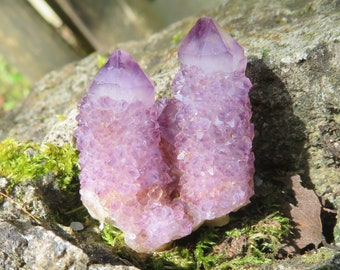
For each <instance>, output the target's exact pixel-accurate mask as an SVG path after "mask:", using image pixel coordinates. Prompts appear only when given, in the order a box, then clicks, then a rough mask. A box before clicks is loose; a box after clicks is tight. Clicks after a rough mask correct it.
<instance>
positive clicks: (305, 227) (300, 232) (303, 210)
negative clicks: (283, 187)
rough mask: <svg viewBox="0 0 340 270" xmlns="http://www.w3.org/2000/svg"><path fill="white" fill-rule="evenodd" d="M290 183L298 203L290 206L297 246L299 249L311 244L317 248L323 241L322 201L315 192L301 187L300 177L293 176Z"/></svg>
mask: <svg viewBox="0 0 340 270" xmlns="http://www.w3.org/2000/svg"><path fill="white" fill-rule="evenodd" d="M290 181H291V186H292V190H293V191H294V193H295V199H296V202H297V203H296V205H293V204H290V206H291V210H290V215H291V217H292V220H293V222H294V223H295V224H296V232H297V233H296V239H295V244H296V246H297V247H298V248H299V249H304V248H305V247H307V246H308V245H311V244H313V245H314V247H315V248H317V247H318V245H319V244H320V243H321V241H322V240H323V235H322V223H321V218H320V214H321V204H320V201H319V199H318V197H317V196H316V194H315V193H314V191H313V190H311V189H307V188H305V187H303V186H302V185H301V178H300V176H299V175H294V176H291V177H290Z"/></svg>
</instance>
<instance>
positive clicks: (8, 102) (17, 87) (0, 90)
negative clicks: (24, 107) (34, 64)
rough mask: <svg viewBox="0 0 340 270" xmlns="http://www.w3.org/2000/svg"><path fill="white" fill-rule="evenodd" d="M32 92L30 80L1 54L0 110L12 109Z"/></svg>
mask: <svg viewBox="0 0 340 270" xmlns="http://www.w3.org/2000/svg"><path fill="white" fill-rule="evenodd" d="M29 92H30V82H29V81H28V80H27V79H26V78H25V77H24V76H23V75H22V74H21V73H19V72H18V71H17V70H16V69H15V68H13V67H12V66H10V65H9V64H8V63H7V62H6V61H5V59H4V58H3V57H2V56H1V55H0V111H1V110H5V111H8V110H11V109H13V108H15V106H16V105H17V104H18V103H20V101H22V100H23V99H24V98H25V97H26V96H27V95H28V94H29Z"/></svg>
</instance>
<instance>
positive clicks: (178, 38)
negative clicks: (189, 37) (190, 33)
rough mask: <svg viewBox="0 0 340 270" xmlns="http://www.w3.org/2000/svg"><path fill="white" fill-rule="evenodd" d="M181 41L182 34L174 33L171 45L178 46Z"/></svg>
mask: <svg viewBox="0 0 340 270" xmlns="http://www.w3.org/2000/svg"><path fill="white" fill-rule="evenodd" d="M182 39H183V34H182V33H176V34H174V35H173V37H172V39H171V44H172V45H177V44H179V43H180V42H181V41H182Z"/></svg>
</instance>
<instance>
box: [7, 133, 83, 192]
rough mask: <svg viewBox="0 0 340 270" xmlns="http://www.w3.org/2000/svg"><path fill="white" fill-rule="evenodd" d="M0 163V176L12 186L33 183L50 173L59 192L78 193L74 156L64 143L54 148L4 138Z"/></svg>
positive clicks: (77, 172) (70, 148)
mask: <svg viewBox="0 0 340 270" xmlns="http://www.w3.org/2000/svg"><path fill="white" fill-rule="evenodd" d="M0 160H1V162H0V176H2V177H6V178H9V179H10V181H11V184H12V186H13V185H15V184H17V183H19V182H21V181H24V180H25V179H32V180H35V179H39V178H41V177H43V176H44V175H47V174H48V173H53V175H54V178H55V180H56V182H57V183H58V185H59V187H60V189H61V190H64V191H68V192H75V191H77V190H78V186H79V183H78V181H77V180H76V178H77V176H78V174H79V167H78V164H77V162H78V153H77V150H76V149H75V148H73V147H71V146H70V145H68V144H65V145H64V146H62V147H58V146H55V145H53V144H50V143H46V144H40V143H34V142H28V143H21V142H17V141H15V140H13V139H5V140H4V141H2V142H0Z"/></svg>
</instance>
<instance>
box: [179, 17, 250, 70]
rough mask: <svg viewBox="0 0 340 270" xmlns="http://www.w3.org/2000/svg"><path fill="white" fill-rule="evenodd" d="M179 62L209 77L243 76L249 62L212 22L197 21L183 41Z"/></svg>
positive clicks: (240, 50)
mask: <svg viewBox="0 0 340 270" xmlns="http://www.w3.org/2000/svg"><path fill="white" fill-rule="evenodd" d="M178 58H179V60H180V62H181V64H182V65H189V66H193V65H195V66H197V67H200V68H202V69H204V70H205V71H206V72H207V73H208V72H209V73H211V72H218V71H219V70H221V69H222V70H223V71H224V72H244V71H245V68H246V63H247V61H246V58H245V56H244V52H243V49H242V47H241V46H240V45H239V44H238V43H237V42H236V41H235V40H234V39H233V38H232V37H231V36H230V35H229V34H228V33H227V32H225V31H224V30H223V28H222V27H220V26H219V25H217V24H216V23H215V22H214V20H213V19H211V18H207V17H203V18H201V19H199V20H198V21H197V23H196V24H195V26H194V27H193V28H192V29H191V30H190V32H189V33H188V35H187V36H186V38H185V39H184V40H183V42H182V44H181V46H180V48H179V50H178Z"/></svg>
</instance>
